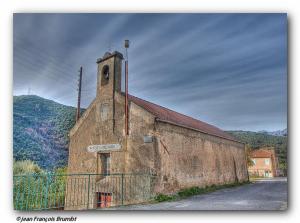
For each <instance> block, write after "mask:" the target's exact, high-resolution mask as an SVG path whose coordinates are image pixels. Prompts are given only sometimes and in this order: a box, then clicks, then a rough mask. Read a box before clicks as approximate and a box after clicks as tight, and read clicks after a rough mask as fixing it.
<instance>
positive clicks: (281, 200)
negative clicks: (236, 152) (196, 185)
mask: <svg viewBox="0 0 300 223" xmlns="http://www.w3.org/2000/svg"><path fill="white" fill-rule="evenodd" d="M287 190H288V187H287V179H286V178H274V179H270V180H261V181H256V182H254V183H252V184H247V185H243V186H239V187H235V188H230V189H222V190H218V191H215V192H212V193H209V194H204V195H196V196H193V197H189V198H186V199H183V200H180V201H173V202H161V203H155V204H143V205H131V206H126V207H119V208H110V209H114V210H286V209H287V197H288V195H287Z"/></svg>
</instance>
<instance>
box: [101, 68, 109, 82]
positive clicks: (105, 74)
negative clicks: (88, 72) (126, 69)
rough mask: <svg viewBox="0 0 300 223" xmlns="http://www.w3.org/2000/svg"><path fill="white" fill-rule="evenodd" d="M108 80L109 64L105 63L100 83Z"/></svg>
mask: <svg viewBox="0 0 300 223" xmlns="http://www.w3.org/2000/svg"><path fill="white" fill-rule="evenodd" d="M108 81H109V66H108V65H105V66H103V68H102V72H101V85H105V84H107V83H108Z"/></svg>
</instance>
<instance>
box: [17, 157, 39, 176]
mask: <svg viewBox="0 0 300 223" xmlns="http://www.w3.org/2000/svg"><path fill="white" fill-rule="evenodd" d="M41 173H43V170H42V169H41V168H40V167H39V165H37V164H36V163H34V162H33V161H31V160H22V161H14V163H13V174H14V175H24V174H41Z"/></svg>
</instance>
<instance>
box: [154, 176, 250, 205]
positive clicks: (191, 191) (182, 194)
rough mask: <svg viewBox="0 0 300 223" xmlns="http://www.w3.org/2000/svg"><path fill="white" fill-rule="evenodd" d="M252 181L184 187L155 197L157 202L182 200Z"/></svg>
mask: <svg viewBox="0 0 300 223" xmlns="http://www.w3.org/2000/svg"><path fill="white" fill-rule="evenodd" d="M249 183H251V182H249V181H245V182H239V183H230V184H222V185H214V184H213V185H210V186H206V187H203V188H200V187H190V188H187V189H183V190H180V191H178V192H177V193H175V194H170V195H167V194H158V195H156V196H155V197H154V201H156V202H164V201H175V200H180V199H183V198H187V197H191V196H194V195H200V194H206V193H211V192H214V191H217V190H221V189H225V188H232V187H237V186H241V185H245V184H249Z"/></svg>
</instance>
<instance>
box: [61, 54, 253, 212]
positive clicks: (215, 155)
mask: <svg viewBox="0 0 300 223" xmlns="http://www.w3.org/2000/svg"><path fill="white" fill-rule="evenodd" d="M122 58H123V57H122V55H121V54H120V53H118V52H114V53H112V54H110V53H106V54H105V56H104V58H102V59H100V60H98V74H97V96H96V98H95V99H94V101H93V102H92V103H91V105H90V106H89V107H88V109H87V110H86V111H85V113H84V114H83V116H82V117H81V118H80V119H79V121H78V122H77V123H76V125H75V126H74V127H73V129H72V130H71V131H70V146H69V161H68V173H69V174H75V173H76V174H78V173H89V174H101V173H103V163H102V161H103V159H101V154H102V153H105V154H109V156H110V174H113V173H151V174H154V175H155V176H156V177H155V181H154V185H153V188H152V189H153V191H152V192H154V193H172V192H175V191H178V190H180V189H182V188H188V187H192V186H200V187H204V186H206V185H212V184H224V183H232V182H236V181H239V182H242V181H246V180H247V179H248V174H247V166H246V157H245V149H244V144H242V143H240V142H237V141H235V140H230V139H226V138H224V137H218V136H216V135H213V134H212V135H211V134H208V133H207V132H201V131H199V130H197V129H194V128H189V127H187V126H182V125H179V124H176V123H171V122H167V121H163V120H159V119H157V116H156V115H155V114H153V113H152V112H150V111H149V110H147V109H145V107H143V106H141V104H139V103H135V101H134V100H129V135H128V136H127V137H126V136H125V130H124V128H125V115H124V113H125V112H124V111H125V109H124V104H125V96H124V94H123V93H122V92H121V67H122ZM107 68H108V71H107ZM133 98H134V97H132V99H133ZM145 138H146V140H145ZM147 139H148V140H147ZM103 144H119V145H120V146H121V148H120V149H119V150H117V151H115V150H114V151H99V152H94V153H92V152H88V151H87V147H88V146H90V145H103ZM108 177H110V176H105V177H104V178H105V180H107V178H108ZM101 181H104V180H103V179H99V180H98V182H99V184H101ZM128 187H130V185H128ZM70 190H71V188H69V189H68V187H67V194H68V192H69V193H70ZM81 193H86V190H84V191H81ZM116 193H117V192H116ZM66 199H68V198H66ZM93 199H95V197H94V195H91V197H90V198H89V200H93ZM67 206H68V205H67ZM85 208H87V206H78V207H77V208H74V207H71V205H70V206H69V207H66V209H85ZM88 208H93V205H91V206H88Z"/></svg>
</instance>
